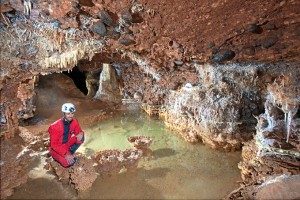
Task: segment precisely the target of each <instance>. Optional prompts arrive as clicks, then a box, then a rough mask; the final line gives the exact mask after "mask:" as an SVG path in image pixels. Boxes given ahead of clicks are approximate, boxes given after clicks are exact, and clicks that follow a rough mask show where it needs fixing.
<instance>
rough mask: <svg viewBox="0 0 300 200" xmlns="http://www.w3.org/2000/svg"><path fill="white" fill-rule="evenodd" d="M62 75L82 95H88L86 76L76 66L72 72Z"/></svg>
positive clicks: (65, 72)
mask: <svg viewBox="0 0 300 200" xmlns="http://www.w3.org/2000/svg"><path fill="white" fill-rule="evenodd" d="M63 74H65V75H67V76H69V77H70V78H71V79H72V80H73V82H74V84H75V85H76V87H77V88H78V89H79V90H80V91H81V92H82V93H83V94H84V95H87V94H88V89H87V87H86V82H85V81H86V76H85V74H84V73H83V72H82V71H80V70H79V68H78V67H77V66H75V67H74V68H73V69H72V71H64V72H63Z"/></svg>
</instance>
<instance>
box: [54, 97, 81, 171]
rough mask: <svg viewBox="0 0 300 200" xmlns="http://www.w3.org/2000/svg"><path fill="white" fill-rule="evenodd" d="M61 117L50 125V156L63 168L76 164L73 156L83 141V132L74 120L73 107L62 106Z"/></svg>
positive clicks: (69, 104)
mask: <svg viewBox="0 0 300 200" xmlns="http://www.w3.org/2000/svg"><path fill="white" fill-rule="evenodd" d="M61 111H62V113H63V117H62V118H60V119H59V120H57V121H56V122H54V123H53V124H51V125H50V127H49V129H48V132H49V134H50V154H51V156H52V157H53V158H54V159H55V160H56V161H57V162H59V163H60V164H61V165H62V166H63V167H71V166H73V165H74V164H75V163H76V162H77V158H76V157H75V156H74V155H73V154H74V153H75V152H76V150H77V149H78V148H79V146H80V145H81V144H82V143H83V141H84V132H83V131H82V129H81V127H80V125H79V123H78V121H77V120H76V119H75V118H74V112H75V111H76V108H75V106H74V105H73V104H72V103H65V104H63V105H62V108H61Z"/></svg>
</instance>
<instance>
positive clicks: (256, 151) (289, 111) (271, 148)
mask: <svg viewBox="0 0 300 200" xmlns="http://www.w3.org/2000/svg"><path fill="white" fill-rule="evenodd" d="M299 81H300V77H299V75H298V74H289V75H282V76H280V77H278V78H277V79H275V80H274V82H273V83H272V84H270V85H269V86H268V94H267V98H266V102H265V103H264V105H265V106H264V107H265V113H263V114H261V115H259V116H258V118H257V120H258V124H257V133H256V136H255V137H254V140H252V141H250V142H248V143H246V144H245V146H244V147H243V152H242V157H243V160H242V161H241V162H240V163H239V168H240V169H241V173H242V178H243V180H244V182H245V185H244V186H242V187H241V188H240V190H238V191H236V192H234V193H233V194H232V196H231V197H230V198H233V199H235V198H236V197H241V198H248V197H247V195H249V192H250V193H252V197H250V198H255V199H260V198H261V197H262V196H263V198H266V196H270V194H272V193H273V192H272V187H268V183H272V182H276V181H277V180H281V181H284V180H287V181H288V180H294V181H295V182H296V180H299V174H300V152H299V150H300V143H299V139H300V134H299V133H300V116H299V114H298V115H297V114H296V113H297V112H298V109H299V105H300V92H299V91H300V85H299ZM282 174H284V175H283V176H281V177H278V178H275V180H273V181H272V179H274V178H273V177H276V176H280V175H282ZM293 175H294V176H293ZM289 176H290V177H289ZM270 179H271V180H270ZM295 184H297V183H295ZM254 185H259V186H254ZM259 188H263V189H262V190H263V191H264V192H261V193H260V192H259V191H260V190H258V189H259ZM256 193H257V194H256ZM289 195H291V197H289ZM281 196H282V198H284V199H285V198H292V197H293V198H294V197H295V198H299V197H300V192H299V191H298V189H294V188H286V189H283V194H282V195H281ZM270 197H271V196H270Z"/></svg>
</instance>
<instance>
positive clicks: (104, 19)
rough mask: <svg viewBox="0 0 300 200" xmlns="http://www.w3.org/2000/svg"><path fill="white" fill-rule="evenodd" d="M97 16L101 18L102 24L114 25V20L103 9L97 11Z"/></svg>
mask: <svg viewBox="0 0 300 200" xmlns="http://www.w3.org/2000/svg"><path fill="white" fill-rule="evenodd" d="M99 17H100V19H101V20H102V22H103V23H104V24H106V25H107V26H113V25H114V22H113V20H112V18H111V16H110V15H109V14H108V13H107V12H105V11H104V10H101V11H100V12H99Z"/></svg>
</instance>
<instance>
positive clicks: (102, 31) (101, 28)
mask: <svg viewBox="0 0 300 200" xmlns="http://www.w3.org/2000/svg"><path fill="white" fill-rule="evenodd" d="M92 31H93V32H96V33H97V34H99V35H101V36H105V35H106V27H105V25H104V24H103V23H102V22H101V21H98V22H95V23H94V24H93V26H92Z"/></svg>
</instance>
